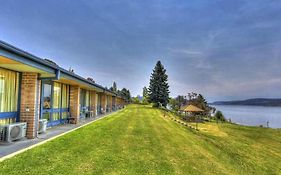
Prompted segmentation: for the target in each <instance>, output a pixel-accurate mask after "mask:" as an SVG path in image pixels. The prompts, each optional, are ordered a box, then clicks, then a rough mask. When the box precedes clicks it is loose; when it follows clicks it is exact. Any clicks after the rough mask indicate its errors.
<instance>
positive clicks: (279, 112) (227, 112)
mask: <svg viewBox="0 0 281 175" xmlns="http://www.w3.org/2000/svg"><path fill="white" fill-rule="evenodd" d="M212 106H214V107H215V108H216V109H217V110H220V111H222V113H223V114H224V116H225V118H226V119H231V121H232V122H234V123H237V124H241V125H249V126H259V125H263V126H265V127H266V126H267V121H268V122H269V127H271V128H281V107H263V106H238V105H212Z"/></svg>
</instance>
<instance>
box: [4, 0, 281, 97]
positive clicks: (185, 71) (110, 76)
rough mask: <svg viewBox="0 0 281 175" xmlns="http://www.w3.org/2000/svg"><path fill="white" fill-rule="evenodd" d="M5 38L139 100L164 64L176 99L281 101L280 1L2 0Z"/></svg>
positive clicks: (172, 93)
mask: <svg viewBox="0 0 281 175" xmlns="http://www.w3.org/2000/svg"><path fill="white" fill-rule="evenodd" d="M0 4H1V6H0V39H1V40H3V41H6V42H8V43H10V44H13V45H15V46H17V47H19V48H21V49H24V50H26V51H28V52H31V53H33V54H35V55H37V56H40V57H43V58H49V59H52V60H54V61H55V62H57V63H58V64H59V65H60V66H62V67H64V68H66V69H68V68H69V67H70V66H71V67H72V68H73V69H74V70H75V72H76V73H78V74H80V75H82V76H84V77H88V76H91V77H93V78H94V79H95V80H96V82H98V83H99V84H102V85H104V86H108V87H110V86H111V84H112V82H113V81H116V82H117V85H118V87H119V88H122V87H127V88H129V89H130V90H131V92H132V94H133V95H137V94H141V93H142V87H143V86H148V83H149V77H150V73H151V71H152V69H153V67H154V65H155V63H156V61H157V60H161V61H162V63H163V64H164V66H165V67H166V69H167V73H168V75H169V83H170V91H171V94H170V95H171V96H176V95H178V94H187V93H188V92H191V91H195V92H198V93H202V94H203V95H205V96H206V97H207V99H208V100H209V101H214V100H230V99H244V98H252V97H281V90H280V89H281V68H280V66H281V57H280V54H281V13H280V12H281V1H279V0H255V1H249V0H233V1H232V0H228V1H225V0H212V1H210V0H200V1H199V0H198V1H188V0H179V1H176V0H170V1H169V0H165V1H164V0H156V1H154V0H147V1H146V0H142V1H132V0H124V1H123V0H118V1H106V0H104V1H71V0H68V1H63V0H61V1H57V0H54V1H52V0H49V1H35V0H34V1H30V0H26V1H4V0H0Z"/></svg>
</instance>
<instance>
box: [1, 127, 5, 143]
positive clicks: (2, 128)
mask: <svg viewBox="0 0 281 175" xmlns="http://www.w3.org/2000/svg"><path fill="white" fill-rule="evenodd" d="M5 134H6V125H0V142H4V141H5V139H6V135H5Z"/></svg>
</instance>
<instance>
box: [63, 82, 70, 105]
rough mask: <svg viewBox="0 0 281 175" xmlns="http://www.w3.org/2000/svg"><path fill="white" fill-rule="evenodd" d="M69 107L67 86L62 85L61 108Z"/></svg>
mask: <svg viewBox="0 0 281 175" xmlns="http://www.w3.org/2000/svg"><path fill="white" fill-rule="evenodd" d="M68 106H69V86H68V85H65V84H63V85H62V108H68Z"/></svg>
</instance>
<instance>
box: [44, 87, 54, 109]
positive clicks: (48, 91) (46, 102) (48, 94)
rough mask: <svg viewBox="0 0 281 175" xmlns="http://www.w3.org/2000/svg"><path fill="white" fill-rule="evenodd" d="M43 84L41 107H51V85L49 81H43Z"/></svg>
mask: <svg viewBox="0 0 281 175" xmlns="http://www.w3.org/2000/svg"><path fill="white" fill-rule="evenodd" d="M43 86H44V87H43V88H44V92H43V109H51V99H52V85H51V84H49V83H44V84H43Z"/></svg>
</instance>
